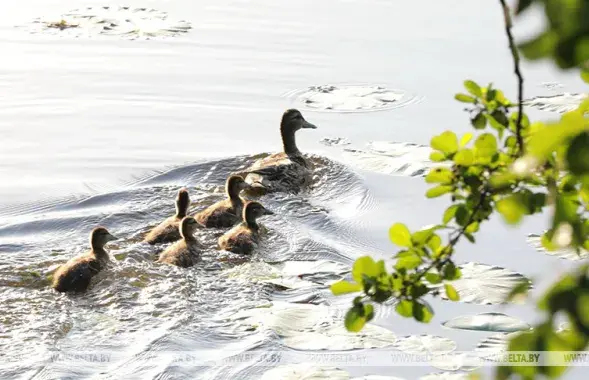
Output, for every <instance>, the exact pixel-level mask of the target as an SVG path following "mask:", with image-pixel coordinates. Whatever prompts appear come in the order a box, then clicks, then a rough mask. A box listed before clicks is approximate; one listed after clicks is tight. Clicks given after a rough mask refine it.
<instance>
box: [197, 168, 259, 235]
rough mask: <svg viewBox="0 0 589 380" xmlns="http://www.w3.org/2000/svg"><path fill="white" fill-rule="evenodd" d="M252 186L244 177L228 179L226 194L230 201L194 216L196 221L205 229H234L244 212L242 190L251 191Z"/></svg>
mask: <svg viewBox="0 0 589 380" xmlns="http://www.w3.org/2000/svg"><path fill="white" fill-rule="evenodd" d="M249 188H250V186H249V185H248V184H247V183H246V182H245V181H244V180H243V177H240V176H238V175H232V176H230V177H229V178H227V182H226V183H225V192H226V193H227V197H228V199H225V200H222V201H219V202H217V203H215V204H214V205H212V206H209V207H208V208H206V209H205V210H203V211H201V212H199V213H198V214H196V215H195V216H194V218H195V219H196V221H197V222H198V223H199V224H200V225H201V226H203V227H209V228H210V227H214V228H222V227H225V228H227V227H233V226H234V225H236V224H237V223H239V221H240V220H241V214H242V212H243V203H244V202H243V199H242V198H241V197H240V196H239V193H240V192H241V190H245V189H249Z"/></svg>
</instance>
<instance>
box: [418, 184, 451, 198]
mask: <svg viewBox="0 0 589 380" xmlns="http://www.w3.org/2000/svg"><path fill="white" fill-rule="evenodd" d="M452 189H453V188H452V186H447V185H440V186H436V187H432V188H431V189H429V190H428V191H427V192H426V193H425V196H426V197H428V198H436V197H439V196H441V195H444V194H446V193H449V192H451V191H452Z"/></svg>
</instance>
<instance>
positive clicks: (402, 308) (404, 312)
mask: <svg viewBox="0 0 589 380" xmlns="http://www.w3.org/2000/svg"><path fill="white" fill-rule="evenodd" d="M395 310H396V311H397V314H399V315H400V316H402V317H405V318H409V317H412V316H413V303H412V302H411V301H407V300H401V301H399V303H398V304H397V306H396V307H395Z"/></svg>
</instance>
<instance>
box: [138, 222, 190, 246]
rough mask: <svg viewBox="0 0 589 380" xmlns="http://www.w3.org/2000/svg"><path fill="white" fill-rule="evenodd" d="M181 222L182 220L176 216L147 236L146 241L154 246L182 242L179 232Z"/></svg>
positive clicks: (162, 223)
mask: <svg viewBox="0 0 589 380" xmlns="http://www.w3.org/2000/svg"><path fill="white" fill-rule="evenodd" d="M180 220H181V219H180V218H178V217H176V216H171V217H169V218H168V219H166V220H164V221H163V222H161V223H160V224H159V225H158V226H157V227H155V228H154V229H153V230H151V231H150V232H149V233H148V234H147V235H145V241H146V242H148V243H149V244H152V245H153V244H162V243H172V242H175V241H178V240H180V239H181V238H182V237H181V236H180V231H179V230H178V226H179V225H180Z"/></svg>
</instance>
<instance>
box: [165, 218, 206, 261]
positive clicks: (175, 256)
mask: <svg viewBox="0 0 589 380" xmlns="http://www.w3.org/2000/svg"><path fill="white" fill-rule="evenodd" d="M197 227H198V223H197V222H196V220H195V219H194V218H193V217H192V216H187V217H185V218H184V219H182V221H181V222H180V227H179V231H180V234H181V235H182V240H180V241H177V242H175V243H174V244H172V245H171V246H169V247H168V248H166V249H165V250H164V251H163V252H162V253H160V255H159V258H158V259H157V262H159V263H166V264H170V265H176V266H179V267H182V268H188V267H191V266H193V265H194V264H196V262H197V261H198V260H199V258H200V245H199V243H198V241H197V240H196V238H195V237H194V231H195V230H196V229H197Z"/></svg>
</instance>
